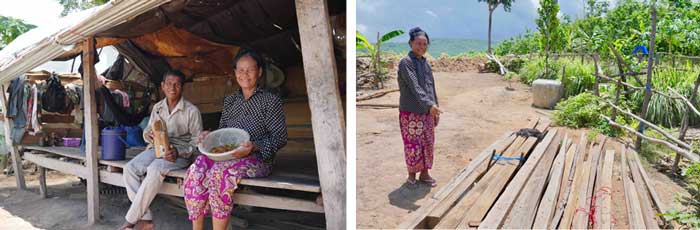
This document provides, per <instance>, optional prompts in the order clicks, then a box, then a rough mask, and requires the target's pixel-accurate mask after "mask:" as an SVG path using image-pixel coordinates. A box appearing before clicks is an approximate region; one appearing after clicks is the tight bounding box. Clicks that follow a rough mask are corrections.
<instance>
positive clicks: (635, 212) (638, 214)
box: [620, 145, 646, 229]
mask: <svg viewBox="0 0 700 230" xmlns="http://www.w3.org/2000/svg"><path fill="white" fill-rule="evenodd" d="M620 150H621V152H620V158H621V159H622V160H621V161H620V164H621V167H620V168H621V170H622V186H623V191H624V193H625V199H626V200H625V204H626V205H627V219H628V222H629V226H628V227H629V228H630V229H645V228H646V226H645V224H644V217H643V216H642V209H641V208H640V205H639V197H637V192H636V190H635V185H634V183H633V182H632V180H631V179H630V175H629V171H630V167H629V164H628V161H627V147H626V146H624V145H622V146H620Z"/></svg>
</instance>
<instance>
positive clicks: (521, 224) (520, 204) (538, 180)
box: [503, 134, 571, 229]
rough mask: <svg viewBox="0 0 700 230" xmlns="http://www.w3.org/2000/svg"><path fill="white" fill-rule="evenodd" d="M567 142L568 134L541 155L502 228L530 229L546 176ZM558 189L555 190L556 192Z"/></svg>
mask: <svg viewBox="0 0 700 230" xmlns="http://www.w3.org/2000/svg"><path fill="white" fill-rule="evenodd" d="M569 144H571V142H570V141H569V137H568V134H567V135H565V136H564V139H563V141H562V143H561V144H560V143H559V142H553V143H552V144H550V145H549V147H548V148H547V151H545V153H544V154H543V155H542V158H541V160H540V161H539V163H537V166H536V167H535V170H534V171H533V172H532V174H531V175H530V178H528V180H527V183H526V184H525V185H524V186H523V188H522V191H521V194H520V196H519V197H518V199H517V200H516V201H515V203H514V204H513V208H512V210H511V212H510V214H509V215H508V217H507V218H506V219H505V221H504V222H503V228H507V229H514V228H532V224H533V222H534V221H535V215H536V214H537V206H538V204H539V203H540V201H541V199H542V194H543V193H544V192H543V191H544V189H545V187H546V182H547V176H548V175H549V171H550V170H551V169H552V163H553V161H554V158H555V157H556V155H557V152H558V151H559V149H563V150H562V151H563V152H566V149H568V147H569ZM558 191H559V189H557V190H556V192H558Z"/></svg>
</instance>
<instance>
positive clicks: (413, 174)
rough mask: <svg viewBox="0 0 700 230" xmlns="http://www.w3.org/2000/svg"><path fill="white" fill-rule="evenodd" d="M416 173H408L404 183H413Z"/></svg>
mask: <svg viewBox="0 0 700 230" xmlns="http://www.w3.org/2000/svg"><path fill="white" fill-rule="evenodd" d="M416 182H417V181H416V173H408V178H407V179H406V183H408V184H409V185H414V184H416Z"/></svg>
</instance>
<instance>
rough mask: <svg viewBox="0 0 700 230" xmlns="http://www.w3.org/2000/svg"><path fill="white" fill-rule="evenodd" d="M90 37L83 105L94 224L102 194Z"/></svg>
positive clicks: (85, 51) (90, 214)
mask: <svg viewBox="0 0 700 230" xmlns="http://www.w3.org/2000/svg"><path fill="white" fill-rule="evenodd" d="M93 38H94V37H92V36H90V37H88V38H87V39H86V40H85V41H84V42H83V47H82V50H83V55H82V57H83V60H82V63H83V74H84V76H83V104H84V110H83V112H84V113H85V114H84V119H85V123H84V125H85V130H84V132H85V153H86V154H85V155H87V156H86V157H85V166H86V167H87V171H86V173H87V212H88V223H89V224H91V225H92V224H94V223H95V222H97V220H99V219H100V193H99V187H98V186H99V177H98V174H97V172H98V169H97V154H98V149H97V141H98V138H99V131H98V127H97V105H96V102H95V82H96V80H97V75H96V73H95V65H93V62H94V60H95V53H94V51H95V50H94V47H95V40H94V39H93Z"/></svg>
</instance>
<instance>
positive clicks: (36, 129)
mask: <svg viewBox="0 0 700 230" xmlns="http://www.w3.org/2000/svg"><path fill="white" fill-rule="evenodd" d="M39 98H40V97H39V88H38V87H37V85H36V84H34V85H32V106H31V107H32V112H31V117H32V119H31V120H30V121H31V127H32V131H31V132H29V134H31V135H33V136H35V135H37V134H39V133H41V121H40V118H39V116H40V115H41V107H39V106H40V105H39Z"/></svg>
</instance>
